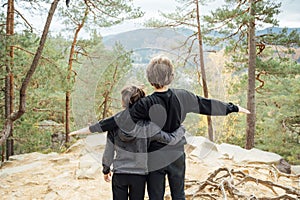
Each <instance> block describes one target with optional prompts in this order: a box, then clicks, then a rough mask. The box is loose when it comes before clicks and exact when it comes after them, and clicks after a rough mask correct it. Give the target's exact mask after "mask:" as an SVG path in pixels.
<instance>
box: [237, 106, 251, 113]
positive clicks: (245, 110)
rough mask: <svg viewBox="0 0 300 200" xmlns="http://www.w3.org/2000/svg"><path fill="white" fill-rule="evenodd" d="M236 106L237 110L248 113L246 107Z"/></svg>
mask: <svg viewBox="0 0 300 200" xmlns="http://www.w3.org/2000/svg"><path fill="white" fill-rule="evenodd" d="M238 107H239V112H241V113H245V114H250V111H249V110H247V109H246V108H243V107H241V106H238Z"/></svg>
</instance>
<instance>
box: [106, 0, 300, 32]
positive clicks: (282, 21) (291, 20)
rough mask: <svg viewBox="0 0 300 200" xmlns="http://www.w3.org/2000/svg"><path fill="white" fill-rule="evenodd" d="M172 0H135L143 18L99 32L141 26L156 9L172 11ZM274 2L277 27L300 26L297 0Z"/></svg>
mask: <svg viewBox="0 0 300 200" xmlns="http://www.w3.org/2000/svg"><path fill="white" fill-rule="evenodd" d="M174 2H175V1H174V0H135V1H134V5H136V6H139V7H141V10H142V11H144V12H145V16H144V17H143V18H141V19H137V20H131V21H127V22H124V23H122V24H121V25H117V26H113V27H110V28H105V29H104V28H103V29H100V33H101V35H102V36H106V35H110V34H117V33H120V32H126V31H130V30H134V29H138V28H142V27H143V26H142V22H143V21H145V19H149V18H151V17H155V16H157V17H158V16H159V12H158V11H162V12H172V10H174V9H175V7H176V4H175V3H174ZM222 2H224V0H212V1H211V3H208V4H207V5H206V6H201V7H200V9H201V10H200V11H201V12H202V13H203V14H208V13H209V11H210V10H213V9H215V8H217V7H219V5H221V4H222ZM276 2H281V3H282V5H281V8H280V10H281V13H280V14H279V15H278V17H277V18H278V19H279V27H289V28H300V3H299V0H282V1H279V0H276Z"/></svg>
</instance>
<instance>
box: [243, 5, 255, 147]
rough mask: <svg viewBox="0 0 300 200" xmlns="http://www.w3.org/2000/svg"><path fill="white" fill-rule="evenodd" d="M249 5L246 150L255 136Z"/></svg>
mask: <svg viewBox="0 0 300 200" xmlns="http://www.w3.org/2000/svg"><path fill="white" fill-rule="evenodd" d="M249 3H250V11H249V12H250V17H251V19H250V21H249V28H248V49H249V66H248V93H247V101H248V103H247V108H248V110H249V111H250V112H251V114H249V115H247V130H246V147H245V148H246V149H252V148H253V147H254V134H255V120H256V119H255V115H256V111H255V65H256V46H255V17H254V15H255V10H254V0H249Z"/></svg>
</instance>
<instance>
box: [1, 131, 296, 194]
mask: <svg viewBox="0 0 300 200" xmlns="http://www.w3.org/2000/svg"><path fill="white" fill-rule="evenodd" d="M104 145H105V135H104V134H97V135H91V136H89V137H87V138H86V139H81V140H78V141H77V143H75V144H74V145H73V146H72V147H70V148H69V149H68V150H67V151H66V152H65V153H61V154H58V153H49V154H41V153H36V152H34V153H30V154H22V155H16V156H13V157H11V159H10V160H9V161H7V162H5V163H2V167H1V169H0V196H1V199H7V200H12V199H22V200H26V199H30V200H33V199H46V200H56V199H73V200H74V199H101V200H102V199H103V200H106V199H112V195H111V185H110V183H106V182H105V181H104V180H103V177H102V174H101V156H102V152H103V149H104ZM186 154H187V162H186V163H187V169H186V195H187V199H259V198H261V199H263V198H265V199H272V198H273V199H299V198H300V182H299V181H300V170H299V168H300V167H299V166H292V167H291V174H285V173H282V172H280V171H279V170H278V169H277V168H276V165H277V164H278V163H279V160H280V159H281V157H280V156H279V155H277V154H274V153H269V152H264V151H260V150H257V149H253V150H251V151H249V150H245V149H242V148H240V147H237V146H233V145H229V144H221V145H217V144H214V143H211V142H209V141H208V140H206V139H205V138H203V137H188V145H186ZM145 199H147V197H145ZM165 199H170V198H169V190H168V187H167V192H166V197H165Z"/></svg>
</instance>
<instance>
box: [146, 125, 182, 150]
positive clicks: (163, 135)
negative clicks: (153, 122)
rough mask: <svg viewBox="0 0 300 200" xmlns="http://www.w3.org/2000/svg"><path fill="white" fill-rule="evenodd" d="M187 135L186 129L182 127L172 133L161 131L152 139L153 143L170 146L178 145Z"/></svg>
mask: <svg viewBox="0 0 300 200" xmlns="http://www.w3.org/2000/svg"><path fill="white" fill-rule="evenodd" d="M184 134H185V128H184V127H183V126H182V125H181V126H180V127H179V128H178V129H176V130H175V131H174V132H172V133H167V132H164V131H160V132H159V133H157V134H156V135H154V136H153V137H152V138H151V141H154V140H155V141H157V142H161V143H165V144H169V145H175V144H177V143H178V142H179V141H180V140H181V139H182V137H183V136H184Z"/></svg>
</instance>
